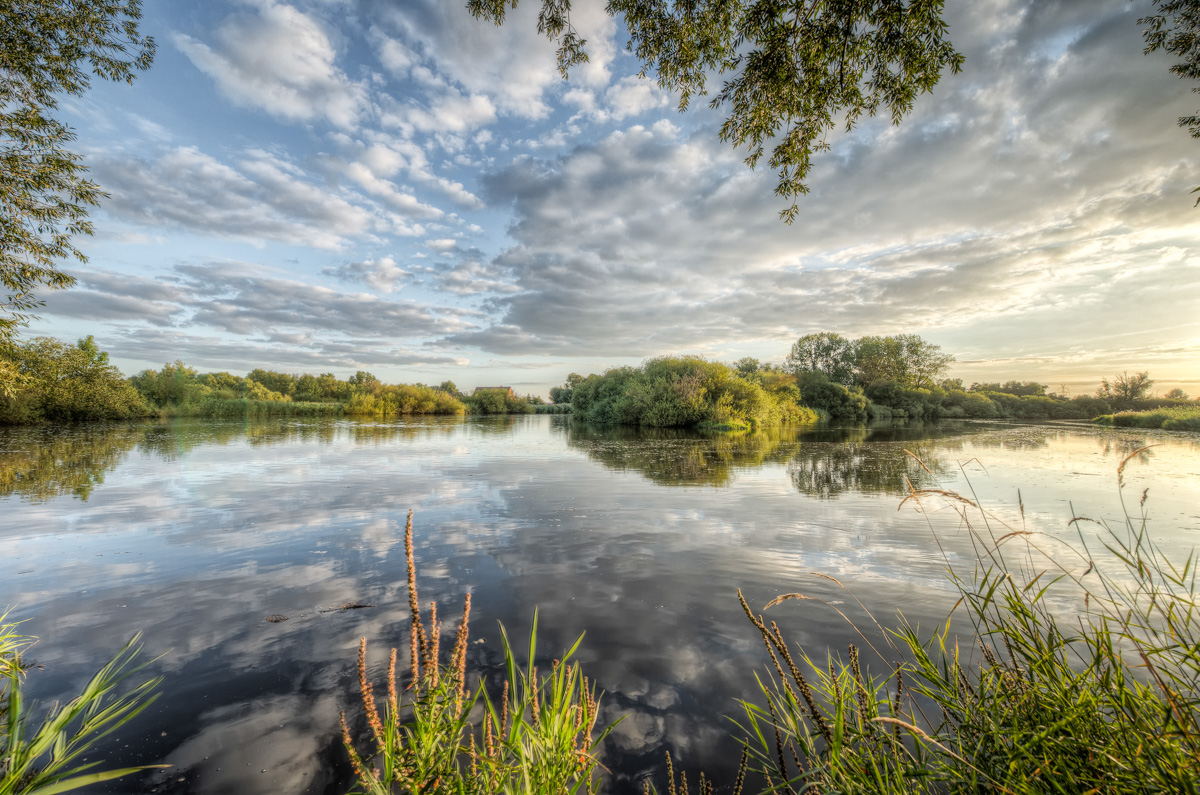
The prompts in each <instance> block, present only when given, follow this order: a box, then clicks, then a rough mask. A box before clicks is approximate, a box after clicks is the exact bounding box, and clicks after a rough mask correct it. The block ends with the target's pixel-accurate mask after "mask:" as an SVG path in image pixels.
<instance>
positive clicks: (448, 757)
mask: <svg viewBox="0 0 1200 795" xmlns="http://www.w3.org/2000/svg"><path fill="white" fill-rule="evenodd" d="M404 548H405V553H406V555H407V558H408V595H409V607H410V610H411V618H410V621H409V675H408V681H407V683H406V687H404V688H402V687H401V684H403V683H402V682H400V681H398V678H397V677H398V674H397V671H396V657H397V652H396V649H392V650H391V654H390V656H389V662H388V670H387V678H386V692H387V697H386V699H385V700H384V702H383V704H382V707H381V706H380V704H379V702H378V701H377V700H376V698H375V690H374V687H373V685H372V683H371V681H370V678H369V675H368V671H367V663H366V656H367V640H366V638H363V639H362V641H361V642H360V644H359V653H358V678H359V692H360V695H361V701H362V708H363V714H364V717H365V721H366V724H367V730H366V731H365V732H362V733H363V734H365V735H366V736H365V738H364V741H365V742H364V745H365V748H364V750H362V751H360V750H359V745H360V743H357V742H355V739H354V737H353V734H352V732H351V730H350V726H349V724H348V723H347V721H346V716H345V713H343V714H342V717H341V729H342V739H343V742H344V744H345V746H346V750H347V752H348V753H349V755H350V762H351V765H352V767H353V768H354V773H355V777H356V779H357V783H358V786H359V787H360V788H361V789H360V790H358V791H359V792H362V793H369V794H370V795H384V793H396V792H399V793H417V792H420V793H472V794H474V793H478V795H495V794H496V793H514V794H515V793H545V794H546V795H551V794H553V795H563V794H565V793H579V792H588V793H592V792H594V791H595V789H596V785H597V781H598V779H597V772H596V770H597V766H598V761H597V750H598V748H599V746H600V743H601V742H602V741H603V739H604V737H606V736H607V735H608V732H609V731H610V730H611V728H612V727H611V726H610V727H607V728H605V729H603V730H601V731H599V732H597V731H596V721H597V717H598V716H599V711H600V707H599V698H598V696H597V694H596V689H595V686H594V685H593V684H592V683H591V682H589V681H588V679H587V678H586V677H585V676H584V675H583V673H582V671H581V670H580V667H579V665H578V664H577V663H572V662H571V661H570V659H571V657H572V656H573V655H574V653H575V651H576V650H577V649H578V648H579V644H580V643H581V642H582V640H583V637H582V636H580V638H579V639H578V640H576V641H575V644H574V645H573V646H572V647H571V648H570V649H569V650H568V651H567V652H566V653H565V654H564V655H563V656H562V657H561V658H560V659H559V660H556V661H555V662H554V664H553V665H552V666H551V670H550V673H549V674H548V675H542V676H541V677H539V675H538V669H537V668H536V667H534V663H533V660H534V658H535V657H534V655H535V651H536V644H537V613H536V611H535V613H534V621H533V629H532V631H531V633H530V638H529V647H528V660H529V664H528V667H526V668H522V667H521V666H519V665H518V664H517V661H516V656H515V654H514V651H513V647H512V645H511V644H510V642H509V639H508V635H507V633H505V631H504V628H503V627H501V628H500V632H501V636H502V639H503V643H504V656H505V678H504V682H503V688H502V690H501V693H500V696H499V699H498V700H496V701H493V700H492V697H491V696H490V695H489V694H488V693H487V691H486V690H485V688H484V687H483V684H482V682H480V683H477V686H476V687H474V688H473V689H470V690H468V672H467V651H468V648H469V642H470V641H469V628H468V627H469V619H470V611H471V597H470V594H468V595H467V596H466V598H465V600H464V604H463V612H462V616H461V618H460V619H459V622H458V627H457V630H456V631H455V633H454V643H453V646H452V647H451V650H450V653H449V656H448V661H447V662H443V660H442V655H441V654H440V653H439V646H440V636H441V629H440V625H439V624H438V621H437V617H436V608H435V607H431V609H430V615H429V617H428V620H426V619H425V617H424V616H423V615H422V611H421V609H420V602H419V600H418V595H417V582H416V564H415V561H414V556H413V544H412V512H411V511H410V512H409V518H408V522H407V524H406V528H405V541H404ZM406 695H407V697H405V696H406Z"/></svg>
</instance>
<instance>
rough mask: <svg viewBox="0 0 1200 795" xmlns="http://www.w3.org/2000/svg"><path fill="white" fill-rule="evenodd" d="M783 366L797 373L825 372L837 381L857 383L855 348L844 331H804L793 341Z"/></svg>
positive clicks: (831, 379)
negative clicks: (805, 332) (855, 380)
mask: <svg viewBox="0 0 1200 795" xmlns="http://www.w3.org/2000/svg"><path fill="white" fill-rule="evenodd" d="M784 366H786V367H787V368H788V369H789V370H791V371H792V372H793V373H796V374H797V375H799V374H800V373H823V374H824V375H825V377H826V378H828V379H829V380H830V381H833V382H834V383H837V384H842V385H844V386H845V385H849V384H851V383H853V382H854V348H853V346H852V344H851V343H850V340H848V339H846V338H845V337H843V336H842V335H841V334H833V333H831V332H828V331H822V332H820V333H817V334H805V335H804V336H803V337H801V338H800V339H798V340H796V341H795V342H794V343H792V350H791V352H790V353H789V354H788V355H787V359H785V360H784Z"/></svg>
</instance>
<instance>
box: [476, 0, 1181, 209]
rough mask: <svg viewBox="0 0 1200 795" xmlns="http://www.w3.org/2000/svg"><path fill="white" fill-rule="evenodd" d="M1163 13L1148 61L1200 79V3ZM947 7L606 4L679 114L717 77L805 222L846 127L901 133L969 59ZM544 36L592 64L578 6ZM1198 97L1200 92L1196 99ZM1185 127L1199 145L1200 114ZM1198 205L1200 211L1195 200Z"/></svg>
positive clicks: (743, 131) (1159, 6)
mask: <svg viewBox="0 0 1200 795" xmlns="http://www.w3.org/2000/svg"><path fill="white" fill-rule="evenodd" d="M1149 1H1150V3H1151V5H1153V7H1154V12H1155V13H1154V14H1152V15H1150V16H1147V17H1143V18H1142V19H1140V20H1139V21H1138V22H1139V24H1141V25H1142V26H1143V34H1144V36H1145V41H1146V48H1145V52H1147V53H1150V52H1154V51H1156V50H1165V51H1166V52H1167V53H1169V54H1171V55H1175V56H1179V57H1182V58H1183V61H1181V62H1180V63H1178V64H1176V65H1174V66H1172V67H1171V72H1172V73H1174V74H1176V75H1178V76H1180V77H1188V78H1192V79H1196V78H1200V0H1149ZM517 2H518V0H468V2H467V9H468V10H469V11H470V12H471V13H472V14H473V15H474V16H476V17H480V18H482V19H486V20H490V21H492V22H494V23H496V24H497V25H499V24H501V23H503V22H504V18H505V14H506V12H507V11H508V9H509V8H510V7H511V8H515V7H516V5H517ZM944 5H945V4H944V0H793V2H783V0H609V2H608V4H607V6H606V9H607V10H608V13H609V14H610V15H612V16H620V17H622V18H623V19H624V23H625V28H626V29H627V30H628V31H629V43H628V45H627V49H628V50H629V51H630V52H633V53H635V54H636V55H637V57H638V58H639V59H640V60H641V63H642V71H641V74H642V75H643V76H645V75H649V74H653V75H654V76H655V77H656V78H657V81H658V84H659V86H661V87H662V88H664V89H666V90H668V91H677V92H679V109H680V110H681V111H682V110H685V109H686V108H687V106H688V104H689V102H690V101H691V98H692V97H693V96H695V95H702V94H704V93H705V86H706V82H707V79H708V77H709V76H710V75H711V74H713V73H717V74H720V75H722V76H723V77H724V83H723V85H722V87H721V90H720V91H719V92H718V93H717V94H716V96H715V97H714V98H713V99H712V101H711V102H710V103H709V106H710V107H712V108H720V107H725V108H727V110H728V114H729V115H728V117H727V118H726V119H725V123H724V124H723V125H722V126H721V131H720V137H721V140H722V141H724V142H727V143H732V144H733V145H734V146H738V147H741V146H745V147H746V149H747V150H748V152H749V153H748V155H747V157H746V164H747V165H748V166H750V167H751V168H753V167H754V166H756V165H757V164H758V163H759V161H760V160H762V158H763V156H764V155H765V154H766V149H767V147H768V146H770V147H771V153H770V156H769V158H768V163H769V164H770V166H771V168H773V169H776V170H777V172H778V175H779V182H778V184H777V185H776V187H775V193H776V194H777V195H779V196H782V197H784V198H787V199H791V200H792V202H791V205H790V206H788V207H786V208H784V210H783V211H782V212H780V216H781V217H782V218H783V219H784V220H785V221H786V222H788V223H791V221H792V220H793V219H794V218H795V217H796V214H797V212H798V205H797V203H796V198H797V197H798V196H799V195H801V194H803V193H807V192H808V187H807V186H806V184H805V181H804V180H805V178H806V177H807V176H808V172H809V170H810V168H811V166H812V156H813V154H814V153H816V152H820V151H823V150H827V149H829V143H828V135H829V133H830V132H831V131H832V130H833V129H834V128H835V127H837V126H842V125H844V127H845V129H846V130H847V131H849V130H851V129H853V128H854V126H855V124H857V123H858V121H859V120H860V119H861V118H862V117H863V116H864V115H866V116H874V115H876V114H884V115H886V116H887V117H888V118H889V119H890V120H891V122H892V124H899V123H900V121H901V120H902V119H903V118H904V116H905V115H906V114H908V113H909V111H911V110H912V107H913V104H914V102H915V101H916V98H917V97H918V96H919V95H920V94H922V93H926V92H929V91H932V90H933V88H934V86H936V85H937V83H938V81H939V80H940V79H941V77H942V74H943V73H944V72H946V71H947V70H948V71H950V72H951V73H952V74H953V73H957V72H958V71H959V70H960V69H961V68H962V65H963V56H962V54H961V53H959V52H958V51H957V50H955V49H954V45H953V44H952V43H951V42H950V40H949V38H948V32H949V28H948V26H947V24H946V20H945V17H944V16H943V8H944ZM541 6H542V10H541V13H540V14H539V15H538V32H539V33H542V34H544V35H545V36H547V37H548V38H550V39H552V40H555V41H557V43H558V68H559V72H560V73H561V74H562V75H563V77H564V78H565V77H566V76H567V73H568V71H569V69H570V67H571V66H574V65H576V64H578V63H581V62H583V61H586V60H587V53H586V51H585V49H584V47H585V45H586V44H587V42H586V41H585V40H584V39H582V38H581V37H580V36H579V34H578V32H577V31H576V30H575V28H574V27H573V26H572V25H571V0H541ZM1193 90H1198V89H1193ZM1179 123H1180V124H1181V125H1183V126H1186V127H1188V128H1189V129H1190V130H1191V133H1192V135H1193V136H1195V137H1200V115H1193V116H1186V117H1184V118H1182V119H1180V120H1179ZM1197 191H1200V188H1197ZM1197 204H1200V201H1198V202H1197Z"/></svg>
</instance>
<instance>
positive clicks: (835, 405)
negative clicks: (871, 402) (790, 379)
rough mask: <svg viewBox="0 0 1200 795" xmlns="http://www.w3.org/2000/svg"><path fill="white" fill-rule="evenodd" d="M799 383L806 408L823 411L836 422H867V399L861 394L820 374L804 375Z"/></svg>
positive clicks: (799, 379)
mask: <svg viewBox="0 0 1200 795" xmlns="http://www.w3.org/2000/svg"><path fill="white" fill-rule="evenodd" d="M797 383H798V384H799V387H800V394H801V395H803V396H804V404H805V405H806V406H809V407H811V408H814V409H818V410H820V411H823V412H825V413H826V414H828V415H829V417H830V418H831V419H834V420H841V421H843V422H865V421H866V420H867V399H866V398H865V397H863V395H862V394H861V393H859V392H857V391H852V390H850V389H848V388H846V387H844V386H842V385H841V384H835V383H834V382H832V381H830V380H829V379H828V378H827V377H826V376H825V375H824V374H822V373H819V372H810V373H802V374H800V375H799V376H798V377H797Z"/></svg>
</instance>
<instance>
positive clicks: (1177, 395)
mask: <svg viewBox="0 0 1200 795" xmlns="http://www.w3.org/2000/svg"><path fill="white" fill-rule="evenodd" d="M1163 397H1166V398H1170V399H1171V400H1187V399H1188V396H1187V392H1184V391H1183V390H1182V389H1180V388H1179V387H1175V388H1174V389H1172V390H1171V391H1170V392H1168V393H1167V394H1165V395H1163Z"/></svg>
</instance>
